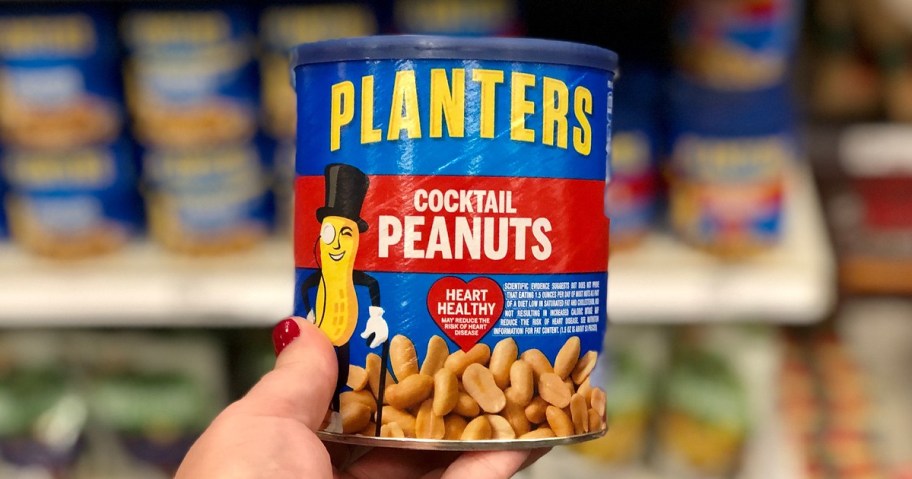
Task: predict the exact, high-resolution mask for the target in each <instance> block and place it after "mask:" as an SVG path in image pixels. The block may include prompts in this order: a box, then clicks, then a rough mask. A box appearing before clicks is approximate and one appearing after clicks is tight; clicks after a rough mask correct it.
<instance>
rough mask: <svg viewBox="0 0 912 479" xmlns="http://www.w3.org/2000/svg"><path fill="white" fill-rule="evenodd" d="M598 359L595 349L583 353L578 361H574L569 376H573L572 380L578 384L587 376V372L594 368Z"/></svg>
mask: <svg viewBox="0 0 912 479" xmlns="http://www.w3.org/2000/svg"><path fill="white" fill-rule="evenodd" d="M597 360H598V353H596V352H595V351H589V352H588V353H586V354H584V355H583V357H581V358H580V359H579V362H577V363H576V367H575V368H573V373H571V374H570V377H572V378H573V382H574V383H576V384H580V383H582V382H583V381H585V380H586V378H588V377H589V373H591V372H592V370H593V369H595V363H596V361H597Z"/></svg>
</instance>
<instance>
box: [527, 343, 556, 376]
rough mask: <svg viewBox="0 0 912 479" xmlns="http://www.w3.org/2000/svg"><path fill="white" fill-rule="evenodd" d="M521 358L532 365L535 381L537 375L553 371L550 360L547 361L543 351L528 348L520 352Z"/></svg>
mask: <svg viewBox="0 0 912 479" xmlns="http://www.w3.org/2000/svg"><path fill="white" fill-rule="evenodd" d="M522 360H523V361H525V362H526V363H528V364H529V366H531V367H532V375H533V379H534V381H535V382H538V377H539V376H541V375H542V374H544V373H553V372H554V368H553V367H551V362H550V361H548V358H546V357H545V354H544V353H542V352H541V351H539V350H537V349H529V350H528V351H526V352H524V353H522Z"/></svg>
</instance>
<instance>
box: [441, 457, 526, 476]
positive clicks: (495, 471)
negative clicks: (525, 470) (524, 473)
mask: <svg viewBox="0 0 912 479" xmlns="http://www.w3.org/2000/svg"><path fill="white" fill-rule="evenodd" d="M529 453H530V451H476V452H467V453H465V454H463V455H461V456H459V458H458V459H456V460H455V461H454V462H453V464H451V465H450V467H448V468H447V469H446V471H444V473H443V475H441V476H440V479H461V478H466V477H470V478H472V479H507V478H510V477H513V475H514V474H516V473H517V471H519V469H520V468H521V467H522V465H523V463H524V462H525V461H526V459H527V458H528V457H529Z"/></svg>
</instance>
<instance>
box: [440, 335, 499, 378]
mask: <svg viewBox="0 0 912 479" xmlns="http://www.w3.org/2000/svg"><path fill="white" fill-rule="evenodd" d="M490 358H491V348H489V347H488V346H487V345H486V344H481V343H478V344H476V345H475V346H472V349H470V350H469V351H468V352H465V351H462V350H459V351H456V352H455V353H453V354H451V355H450V357H448V358H447V359H446V361H445V362H444V363H443V367H445V368H447V369H449V370H450V371H453V373H455V374H456V376H457V377H460V378H461V377H462V373H464V372H465V370H466V368H467V367H469V365H470V364H487V362H488V360H489V359H490Z"/></svg>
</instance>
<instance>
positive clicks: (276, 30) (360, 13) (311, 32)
mask: <svg viewBox="0 0 912 479" xmlns="http://www.w3.org/2000/svg"><path fill="white" fill-rule="evenodd" d="M377 28H378V27H377V19H376V16H375V14H374V11H373V9H372V8H371V7H370V6H369V5H367V4H366V3H365V2H335V3H315V4H304V5H301V4H279V5H271V6H269V7H268V8H266V9H265V10H264V11H263V13H262V15H261V16H260V28H259V32H260V35H259V36H260V40H261V44H262V46H263V48H262V49H261V53H260V55H259V57H260V90H261V93H260V98H262V104H261V115H262V120H263V129H264V130H265V131H266V133H268V134H269V135H270V136H272V137H273V138H276V139H278V140H279V141H283V142H289V143H292V144H293V143H294V135H295V93H294V89H293V88H292V87H291V86H290V85H289V83H288V52H289V50H290V49H291V48H292V47H294V46H295V45H299V44H301V43H306V42H315V41H319V40H329V39H332V38H346V37H361V36H365V35H373V34H375V33H377Z"/></svg>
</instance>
